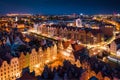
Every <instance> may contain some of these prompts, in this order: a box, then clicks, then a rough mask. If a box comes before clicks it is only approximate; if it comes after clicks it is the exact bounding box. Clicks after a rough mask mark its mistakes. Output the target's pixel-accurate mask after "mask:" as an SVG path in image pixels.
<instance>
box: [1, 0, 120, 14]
mask: <svg viewBox="0 0 120 80" xmlns="http://www.w3.org/2000/svg"><path fill="white" fill-rule="evenodd" d="M114 12H116V13H119V12H120V0H0V14H4V13H31V14H38V13H39V14H72V13H77V14H79V13H84V14H100V13H103V14H108V13H114Z"/></svg>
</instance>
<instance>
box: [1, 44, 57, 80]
mask: <svg viewBox="0 0 120 80" xmlns="http://www.w3.org/2000/svg"><path fill="white" fill-rule="evenodd" d="M56 56H57V46H56V44H54V46H51V47H48V48H47V49H46V50H45V51H43V50H42V48H39V51H36V50H35V49H32V51H31V53H20V57H15V58H11V60H9V62H7V61H5V60H2V59H1V58H0V63H1V64H0V80H16V79H17V78H20V77H21V76H22V70H23V69H24V68H27V67H29V69H30V72H33V71H35V75H40V74H41V73H42V71H41V69H44V66H45V64H46V61H48V62H50V61H52V60H54V59H55V58H56ZM36 68H39V69H38V70H36Z"/></svg>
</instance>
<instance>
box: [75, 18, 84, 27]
mask: <svg viewBox="0 0 120 80" xmlns="http://www.w3.org/2000/svg"><path fill="white" fill-rule="evenodd" d="M76 26H77V27H83V26H82V21H81V19H80V18H78V19H76Z"/></svg>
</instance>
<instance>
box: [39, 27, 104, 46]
mask: <svg viewBox="0 0 120 80" xmlns="http://www.w3.org/2000/svg"><path fill="white" fill-rule="evenodd" d="M37 31H38V32H40V33H42V34H48V35H49V36H58V37H60V38H66V39H71V40H74V41H77V40H79V41H80V42H82V43H87V44H96V43H99V42H102V41H103V40H104V37H103V33H102V32H101V30H97V29H88V28H84V29H83V28H77V27H67V26H60V25H40V26H38V28H37Z"/></svg>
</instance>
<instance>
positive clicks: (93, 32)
mask: <svg viewBox="0 0 120 80" xmlns="http://www.w3.org/2000/svg"><path fill="white" fill-rule="evenodd" d="M46 27H52V28H57V29H63V30H65V29H66V30H68V31H85V32H86V33H88V32H91V33H92V34H94V35H96V34H98V33H101V34H102V30H101V29H92V28H85V27H83V28H79V27H72V26H69V27H68V26H66V25H51V26H50V25H46Z"/></svg>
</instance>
